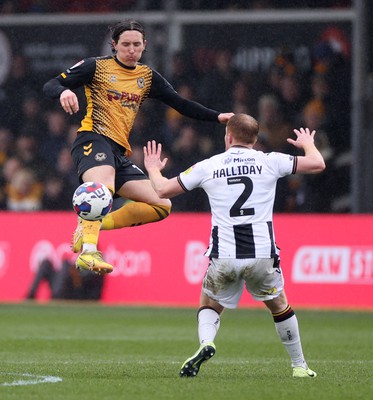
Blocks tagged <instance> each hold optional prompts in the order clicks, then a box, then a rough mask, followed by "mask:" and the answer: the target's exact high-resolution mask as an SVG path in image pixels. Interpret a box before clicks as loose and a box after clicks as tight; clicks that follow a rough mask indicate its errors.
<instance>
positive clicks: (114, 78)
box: [109, 75, 117, 83]
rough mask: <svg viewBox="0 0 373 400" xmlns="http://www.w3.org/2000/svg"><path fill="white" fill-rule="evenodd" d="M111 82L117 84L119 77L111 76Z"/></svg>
mask: <svg viewBox="0 0 373 400" xmlns="http://www.w3.org/2000/svg"><path fill="white" fill-rule="evenodd" d="M109 81H110V82H114V83H115V82H117V77H116V76H115V75H111V76H110V79H109Z"/></svg>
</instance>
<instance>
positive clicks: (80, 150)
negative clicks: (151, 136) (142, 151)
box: [71, 132, 148, 191]
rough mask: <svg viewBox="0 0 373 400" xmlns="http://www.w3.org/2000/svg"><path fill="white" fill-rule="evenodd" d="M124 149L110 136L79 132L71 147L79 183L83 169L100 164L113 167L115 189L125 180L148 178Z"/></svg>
mask: <svg viewBox="0 0 373 400" xmlns="http://www.w3.org/2000/svg"><path fill="white" fill-rule="evenodd" d="M124 152H125V149H124V148H123V147H122V146H120V145H118V144H117V143H115V142H114V141H113V140H111V139H110V138H108V137H106V136H104V135H99V134H97V133H94V132H79V133H78V136H77V137H76V139H75V141H74V143H73V146H72V148H71V156H72V158H73V161H74V164H75V168H76V171H77V173H78V175H79V180H80V183H83V181H82V175H83V173H84V172H85V171H87V170H88V169H90V168H93V167H99V166H100V165H111V166H112V167H114V168H115V171H116V173H115V191H117V190H119V189H120V188H121V187H122V186H123V185H124V184H125V183H126V182H129V181H134V180H143V179H148V177H147V176H146V175H145V174H144V172H143V171H142V170H141V169H140V168H138V167H137V166H136V165H135V164H134V163H133V162H132V161H130V160H129V159H128V158H127V157H126V156H125V155H124Z"/></svg>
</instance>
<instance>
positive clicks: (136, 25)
mask: <svg viewBox="0 0 373 400" xmlns="http://www.w3.org/2000/svg"><path fill="white" fill-rule="evenodd" d="M109 29H110V32H111V38H112V39H113V40H114V42H115V43H118V40H119V36H120V35H121V34H122V33H123V32H124V31H138V32H140V33H141V34H142V37H143V39H144V40H145V29H144V27H143V26H142V25H141V24H140V22H137V21H135V20H134V19H125V20H124V21H121V22H118V23H116V24H115V25H112V26H110V27H109Z"/></svg>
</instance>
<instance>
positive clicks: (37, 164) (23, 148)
mask: <svg viewBox="0 0 373 400" xmlns="http://www.w3.org/2000/svg"><path fill="white" fill-rule="evenodd" d="M38 150H39V149H38V143H37V141H36V139H35V137H34V136H31V135H29V134H28V133H22V134H21V135H20V136H19V137H18V138H17V139H16V142H15V148H14V155H15V156H17V157H18V158H19V159H20V161H21V162H22V164H23V165H24V166H25V167H26V168H28V169H30V170H31V171H32V172H33V173H34V174H35V176H36V177H37V178H38V180H40V181H43V179H44V177H45V176H46V174H47V172H48V170H49V168H50V167H49V166H48V165H47V163H46V162H45V160H44V159H43V158H42V157H41V155H40V153H39V151H38Z"/></svg>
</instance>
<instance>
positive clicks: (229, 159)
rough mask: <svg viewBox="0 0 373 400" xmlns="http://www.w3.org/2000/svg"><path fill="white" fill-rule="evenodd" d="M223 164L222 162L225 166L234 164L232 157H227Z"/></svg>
mask: <svg viewBox="0 0 373 400" xmlns="http://www.w3.org/2000/svg"><path fill="white" fill-rule="evenodd" d="M221 162H222V163H223V164H224V165H227V164H229V163H231V162H232V156H226V157H224V158H223V159H222V160H221Z"/></svg>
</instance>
